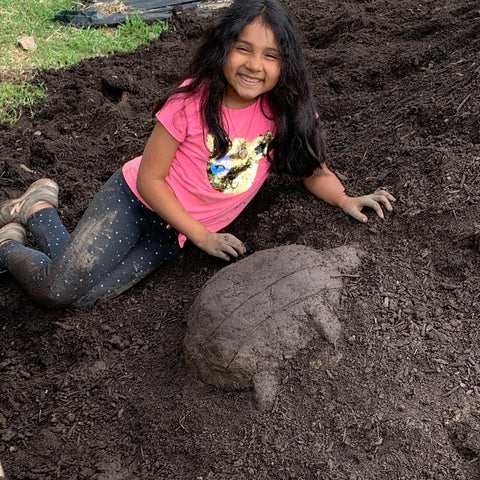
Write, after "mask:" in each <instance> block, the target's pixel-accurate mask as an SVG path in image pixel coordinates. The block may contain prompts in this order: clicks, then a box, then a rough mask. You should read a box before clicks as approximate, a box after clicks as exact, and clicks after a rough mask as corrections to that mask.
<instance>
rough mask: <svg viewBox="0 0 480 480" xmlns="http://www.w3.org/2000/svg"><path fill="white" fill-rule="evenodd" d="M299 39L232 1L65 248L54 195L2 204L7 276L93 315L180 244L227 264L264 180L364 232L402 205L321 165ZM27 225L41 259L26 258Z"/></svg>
mask: <svg viewBox="0 0 480 480" xmlns="http://www.w3.org/2000/svg"><path fill="white" fill-rule="evenodd" d="M306 77H307V74H306V70H305V67H304V62H303V59H302V52H301V48H300V42H299V38H298V34H297V31H296V30H295V28H294V26H293V24H292V22H291V20H290V18H289V16H288V14H287V12H286V11H285V9H284V8H283V7H282V6H281V5H280V4H279V3H278V2H277V1H276V0H237V1H235V2H234V3H233V4H232V6H231V7H230V8H229V9H228V10H227V11H226V13H225V15H224V16H223V17H222V18H221V19H220V20H218V21H217V22H216V24H215V25H214V26H213V27H212V28H211V29H210V31H209V32H208V33H207V34H206V36H205V38H204V41H203V43H202V44H201V46H200V48H199V49H198V51H197V53H196V55H195V56H194V58H193V60H192V62H191V64H190V66H189V67H188V69H187V70H186V72H185V74H184V75H183V77H182V79H181V82H180V83H179V84H178V86H177V87H176V88H174V89H172V90H171V91H170V92H169V93H168V95H167V96H166V97H165V98H164V99H163V100H161V101H160V102H159V103H158V104H157V106H156V108H155V116H156V119H157V123H156V125H155V127H154V130H153V132H152V134H151V136H150V138H149V140H148V142H147V145H146V147H145V150H144V152H143V155H142V156H141V157H138V158H135V159H134V160H131V161H130V162H128V163H126V164H125V165H124V166H123V168H122V169H120V170H119V171H117V172H116V173H115V174H114V175H113V176H112V177H111V178H110V180H109V181H108V182H107V183H106V184H105V185H104V186H103V188H102V189H101V191H100V192H99V193H98V195H97V196H96V197H95V199H94V200H93V202H92V204H91V205H90V206H89V208H88V209H87V210H86V212H85V214H84V216H83V218H82V219H81V220H80V222H79V224H78V226H77V228H76V229H75V231H74V232H73V234H72V235H71V236H69V234H68V233H67V231H66V229H65V227H64V226H63V224H62V223H61V221H60V219H59V217H58V214H57V212H56V209H55V208H56V207H57V196H58V188H57V185H56V184H55V182H53V181H52V180H48V179H41V180H39V181H37V182H35V183H34V184H33V185H32V186H31V187H30V188H29V189H28V190H27V191H26V192H25V193H24V194H23V195H22V196H21V197H19V198H17V199H13V200H9V201H5V202H3V203H2V204H1V205H0V226H1V227H2V228H1V229H0V266H2V267H4V268H6V269H8V270H9V271H10V272H11V273H12V274H13V275H14V277H15V278H16V279H17V280H18V281H19V282H20V283H21V285H22V286H23V287H24V288H25V290H26V291H27V292H28V293H29V294H30V295H31V296H32V297H33V298H34V299H35V300H37V301H38V302H41V303H43V304H48V305H69V304H74V305H78V306H83V305H89V304H92V303H94V302H95V301H96V300H98V299H108V298H111V297H113V296H115V295H118V294H119V293H121V292H123V291H124V290H126V289H127V288H129V287H130V286H132V285H133V284H135V283H137V282H138V281H139V280H140V279H142V278H144V277H145V276H146V275H147V274H149V273H150V272H152V271H153V270H154V269H156V268H157V267H158V266H159V265H161V264H163V263H165V262H166V261H167V260H169V259H171V258H173V257H174V256H175V255H177V254H178V253H179V252H180V249H181V247H182V246H183V244H184V242H185V240H186V239H189V240H190V241H192V242H193V243H194V244H195V245H196V246H197V247H199V248H201V249H202V250H205V251H206V252H208V253H209V254H211V255H214V256H216V257H219V258H222V259H225V260H229V259H230V258H231V257H238V256H239V255H243V254H244V253H245V246H244V244H243V243H242V242H241V241H240V240H239V239H238V238H236V237H234V236H233V235H231V234H228V233H216V232H218V231H220V230H221V229H223V228H224V227H225V226H226V225H228V224H229V223H230V222H231V221H232V220H233V219H234V218H235V217H236V216H237V215H238V214H239V213H240V212H241V211H242V210H243V208H244V207H245V206H246V205H247V203H248V202H249V201H250V200H251V199H252V198H253V197H254V195H255V194H256V193H257V192H258V190H259V189H260V187H261V185H262V184H263V182H264V181H265V179H266V178H267V176H268V174H269V172H270V171H276V172H279V173H286V174H291V175H298V176H300V177H301V178H302V179H303V182H304V184H305V186H306V187H307V189H308V190H309V191H311V192H312V193H313V194H314V195H316V196H317V197H319V198H320V199H322V200H324V201H326V202H328V203H330V204H332V205H336V206H338V207H340V208H341V209H342V210H343V211H344V212H346V213H347V214H349V215H351V216H352V217H354V218H356V219H358V220H360V221H362V222H366V221H367V217H366V216H365V215H364V214H363V213H362V209H363V208H364V207H370V208H372V209H374V210H375V212H376V213H377V215H378V216H379V217H381V218H383V211H382V205H383V206H384V207H385V208H386V209H387V210H388V211H391V210H392V206H391V202H392V201H394V200H395V199H394V198H393V197H392V196H391V195H390V194H389V193H388V192H386V191H383V190H378V191H376V192H375V193H373V194H370V195H366V196H361V197H349V196H348V195H346V193H345V191H344V188H343V186H342V184H341V182H340V181H339V179H338V178H337V177H336V176H335V175H334V174H333V173H332V172H331V171H330V170H328V168H327V166H326V165H325V153H324V145H323V143H322V140H321V137H320V133H319V128H318V125H317V122H318V121H317V115H316V108H315V102H314V98H313V95H312V92H311V90H310V87H309V85H308V83H307V81H306ZM25 226H27V227H28V228H29V229H30V230H31V232H32V233H33V235H34V236H35V238H36V240H37V242H38V245H39V248H40V251H37V250H33V249H30V248H27V247H25V246H24V244H25V238H26V230H25Z"/></svg>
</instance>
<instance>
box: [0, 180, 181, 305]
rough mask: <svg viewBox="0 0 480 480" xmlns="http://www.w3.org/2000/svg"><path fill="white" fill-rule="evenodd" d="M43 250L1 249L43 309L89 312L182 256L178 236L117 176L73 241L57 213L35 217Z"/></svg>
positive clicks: (1, 258)
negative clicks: (74, 307) (69, 307)
mask: <svg viewBox="0 0 480 480" xmlns="http://www.w3.org/2000/svg"><path fill="white" fill-rule="evenodd" d="M28 228H29V229H30V231H31V232H32V233H33V235H34V237H35V239H36V241H37V245H38V247H39V249H40V251H38V250H34V249H31V248H28V247H25V246H23V245H21V244H20V243H18V242H14V241H10V242H5V243H4V244H2V245H1V246H0V266H3V267H4V268H7V269H8V270H9V271H10V272H11V273H12V274H13V276H14V277H15V278H16V279H17V280H18V282H19V283H20V284H21V285H22V286H23V288H24V289H25V290H26V291H27V292H28V294H29V295H30V296H31V297H32V298H33V299H35V300H36V301H38V302H40V303H42V304H45V305H59V306H60V305H77V306H86V305H90V304H92V303H94V302H95V301H96V300H98V299H100V298H101V299H108V298H112V297H114V296H116V295H118V294H120V293H121V292H123V291H125V290H126V289H128V288H130V287H131V286H132V285H134V284H135V283H137V282H138V281H139V280H141V279H142V278H144V277H145V276H147V275H148V274H149V273H151V272H152V271H153V270H155V269H156V268H157V267H158V266H160V265H162V264H164V263H166V262H167V261H168V260H170V259H171V258H173V257H175V256H176V255H178V253H179V252H180V246H179V244H178V232H177V231H176V230H175V229H174V228H167V224H166V222H165V221H164V220H163V219H162V218H161V217H159V216H158V215H157V214H156V213H155V212H153V211H151V210H149V209H148V208H147V207H145V205H143V203H142V202H140V201H139V200H138V199H137V197H136V196H135V195H134V194H133V192H132V191H131V190H130V188H129V187H128V185H127V183H126V182H125V179H124V178H123V174H122V171H121V170H118V171H117V172H116V173H115V174H113V175H112V177H111V178H110V179H109V180H108V181H107V183H106V184H105V185H104V186H103V187H102V189H101V190H100V192H99V193H98V194H97V195H96V197H95V198H94V199H93V201H92V203H91V204H90V206H89V207H88V209H87V210H86V212H85V214H84V215H83V217H82V219H81V220H80V222H79V223H78V225H77V227H76V229H75V231H74V232H73V233H72V235H71V236H70V235H69V233H68V232H67V230H66V229H65V227H64V225H63V223H62V221H61V220H60V218H59V216H58V213H57V211H56V210H55V209H54V208H45V209H43V210H39V211H38V212H36V213H34V214H33V215H31V216H30V217H29V219H28Z"/></svg>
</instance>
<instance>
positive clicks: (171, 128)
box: [155, 94, 188, 142]
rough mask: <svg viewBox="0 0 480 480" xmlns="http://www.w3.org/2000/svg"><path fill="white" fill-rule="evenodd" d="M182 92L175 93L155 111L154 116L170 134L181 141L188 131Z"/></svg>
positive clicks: (184, 100)
mask: <svg viewBox="0 0 480 480" xmlns="http://www.w3.org/2000/svg"><path fill="white" fill-rule="evenodd" d="M185 103H186V99H185V95H184V94H176V95H173V96H172V97H170V98H169V99H168V100H167V103H166V104H165V105H164V106H163V107H162V108H161V109H160V110H159V111H158V112H157V113H156V115H155V117H156V118H157V120H158V121H159V122H161V123H162V125H163V126H164V127H165V128H166V129H167V130H168V132H169V133H170V135H172V137H174V138H175V140H178V141H179V142H183V141H184V140H185V137H186V135H187V131H188V117H187V114H186V111H185V108H186V105H185Z"/></svg>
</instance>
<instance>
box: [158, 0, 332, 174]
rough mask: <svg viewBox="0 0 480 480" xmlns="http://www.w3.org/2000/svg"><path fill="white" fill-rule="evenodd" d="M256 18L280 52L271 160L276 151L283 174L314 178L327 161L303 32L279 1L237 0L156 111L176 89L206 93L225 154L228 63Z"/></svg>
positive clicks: (210, 120) (218, 148)
mask: <svg viewBox="0 0 480 480" xmlns="http://www.w3.org/2000/svg"><path fill="white" fill-rule="evenodd" d="M256 18H261V19H262V21H263V22H264V23H265V24H266V25H267V26H269V27H270V28H271V29H272V31H273V33H274V35H275V39H276V41H277V44H278V47H279V49H280V55H281V72H280V78H279V81H278V83H277V85H276V86H275V87H274V88H273V89H272V90H271V91H270V92H268V94H266V95H268V102H269V104H270V107H271V109H272V112H273V115H274V121H275V124H276V127H277V132H276V134H275V138H274V140H273V141H272V142H271V143H270V145H269V147H268V158H269V159H270V160H271V161H272V155H271V152H272V151H274V152H275V153H274V155H273V162H271V163H272V166H273V169H274V170H275V171H277V172H278V173H289V174H294V175H299V176H309V175H311V174H312V173H313V171H314V170H315V168H317V167H320V166H321V165H322V164H323V162H324V161H325V148H324V144H323V140H322V137H321V134H320V130H319V126H318V119H317V113H316V107H315V100H314V98H313V93H312V91H311V88H310V84H309V81H308V73H307V69H306V67H305V61H304V57H303V53H302V47H301V42H300V39H299V35H298V32H297V30H296V28H295V26H294V25H293V22H292V20H291V18H290V16H289V14H288V13H287V11H286V9H285V8H284V7H283V6H282V5H281V4H280V3H279V2H278V1H277V0H236V1H235V2H234V3H233V4H232V5H231V6H230V7H229V8H228V9H227V10H226V12H225V14H224V15H223V16H222V17H221V18H219V19H218V20H217V21H216V22H215V23H214V24H213V25H212V27H211V28H210V29H209V30H208V31H207V32H206V34H205V36H204V39H203V42H202V43H201V44H200V46H199V48H198V50H197V52H196V54H195V55H194V57H193V59H192V61H191V62H190V65H189V66H188V67H187V69H186V70H185V72H184V73H183V75H182V76H181V79H180V81H179V83H178V85H180V84H181V83H182V82H184V81H185V80H186V79H192V80H191V81H190V82H189V83H187V84H185V85H183V86H177V87H175V88H173V89H171V90H170V91H169V92H168V93H167V95H166V96H165V97H164V98H163V99H161V100H160V101H159V102H158V103H157V105H156V106H155V109H154V113H156V112H158V110H160V109H161V108H162V107H163V105H165V103H166V101H167V100H168V98H170V96H171V95H173V94H175V93H187V94H189V93H194V92H198V91H202V92H203V98H202V103H201V107H202V111H203V115H204V120H205V122H206V124H207V126H208V129H209V131H210V132H211V133H212V134H213V136H214V139H215V140H214V150H215V151H214V156H215V157H217V158H219V157H222V156H224V155H225V154H226V153H227V151H228V148H229V139H228V137H227V135H226V133H225V130H224V129H223V125H222V120H221V118H222V117H221V109H222V102H223V98H224V95H225V93H226V90H227V80H226V79H225V76H224V74H223V67H224V65H225V62H226V59H227V56H228V54H229V52H230V50H231V48H232V45H233V43H234V42H235V41H236V40H237V39H238V38H239V36H240V34H241V32H242V30H243V29H244V28H245V26H246V25H248V24H249V23H251V22H252V21H254V20H255V19H256Z"/></svg>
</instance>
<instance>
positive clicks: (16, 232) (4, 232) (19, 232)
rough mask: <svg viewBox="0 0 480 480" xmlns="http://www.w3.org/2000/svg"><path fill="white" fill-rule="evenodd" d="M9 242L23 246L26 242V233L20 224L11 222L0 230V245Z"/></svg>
mask: <svg viewBox="0 0 480 480" xmlns="http://www.w3.org/2000/svg"><path fill="white" fill-rule="evenodd" d="M10 240H13V241H15V242H18V243H21V244H22V245H25V242H26V241H27V231H26V230H25V227H24V226H23V225H21V224H20V223H16V222H11V223H7V224H6V225H5V226H3V227H2V228H0V245H2V243H5V242H8V241H10Z"/></svg>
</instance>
